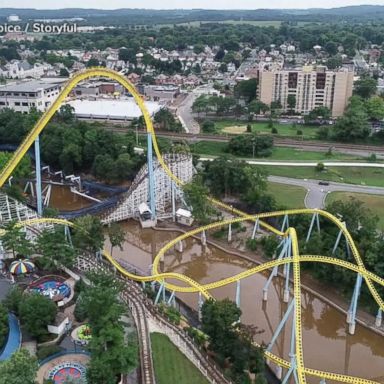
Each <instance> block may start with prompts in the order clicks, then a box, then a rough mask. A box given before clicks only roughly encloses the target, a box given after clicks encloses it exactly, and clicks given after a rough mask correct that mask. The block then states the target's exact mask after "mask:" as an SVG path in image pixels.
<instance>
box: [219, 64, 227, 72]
mask: <svg viewBox="0 0 384 384" xmlns="http://www.w3.org/2000/svg"><path fill="white" fill-rule="evenodd" d="M219 71H220V72H221V73H226V72H228V66H227V64H225V63H221V64H220V66H219Z"/></svg>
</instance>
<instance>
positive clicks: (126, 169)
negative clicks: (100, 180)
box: [108, 153, 136, 182]
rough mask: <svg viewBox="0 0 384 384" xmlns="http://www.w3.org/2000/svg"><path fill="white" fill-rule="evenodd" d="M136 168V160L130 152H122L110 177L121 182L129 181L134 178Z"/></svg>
mask: <svg viewBox="0 0 384 384" xmlns="http://www.w3.org/2000/svg"><path fill="white" fill-rule="evenodd" d="M135 168H136V162H135V160H134V159H133V158H132V157H131V155H129V154H128V153H122V154H120V155H119V157H118V158H117V160H116V161H115V164H114V171H113V172H112V174H110V176H109V177H108V179H110V180H112V181H115V182H121V181H127V180H129V179H131V178H132V176H133V175H134V172H135Z"/></svg>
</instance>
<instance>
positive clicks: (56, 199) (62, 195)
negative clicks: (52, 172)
mask: <svg viewBox="0 0 384 384" xmlns="http://www.w3.org/2000/svg"><path fill="white" fill-rule="evenodd" d="M92 204H94V203H93V202H92V201H91V200H89V199H87V198H85V197H82V196H80V195H77V194H76V193H73V192H71V188H70V186H67V185H52V191H51V198H50V201H49V207H51V208H56V209H58V210H59V211H64V212H65V211H75V210H77V209H81V208H85V207H89V206H90V205H92Z"/></svg>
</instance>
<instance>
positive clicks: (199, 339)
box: [184, 327, 207, 346]
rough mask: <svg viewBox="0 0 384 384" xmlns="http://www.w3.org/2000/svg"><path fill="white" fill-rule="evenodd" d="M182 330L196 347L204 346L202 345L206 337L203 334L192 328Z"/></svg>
mask: <svg viewBox="0 0 384 384" xmlns="http://www.w3.org/2000/svg"><path fill="white" fill-rule="evenodd" d="M184 330H185V331H186V332H187V333H188V335H189V336H190V337H192V339H193V340H194V341H195V343H196V344H197V345H199V346H204V343H205V342H206V340H207V336H206V335H205V334H204V333H203V332H201V331H200V330H198V329H196V328H194V327H185V328H184Z"/></svg>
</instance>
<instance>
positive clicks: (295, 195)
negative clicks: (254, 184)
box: [267, 182, 307, 209]
mask: <svg viewBox="0 0 384 384" xmlns="http://www.w3.org/2000/svg"><path fill="white" fill-rule="evenodd" d="M267 191H268V193H269V194H271V195H272V196H273V197H274V198H275V200H276V202H277V204H278V205H280V206H283V207H286V208H288V209H293V208H305V205H304V198H305V195H306V194H307V191H306V189H305V188H302V187H298V186H296V185H286V184H280V183H272V182H269V183H268V188H267Z"/></svg>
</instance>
